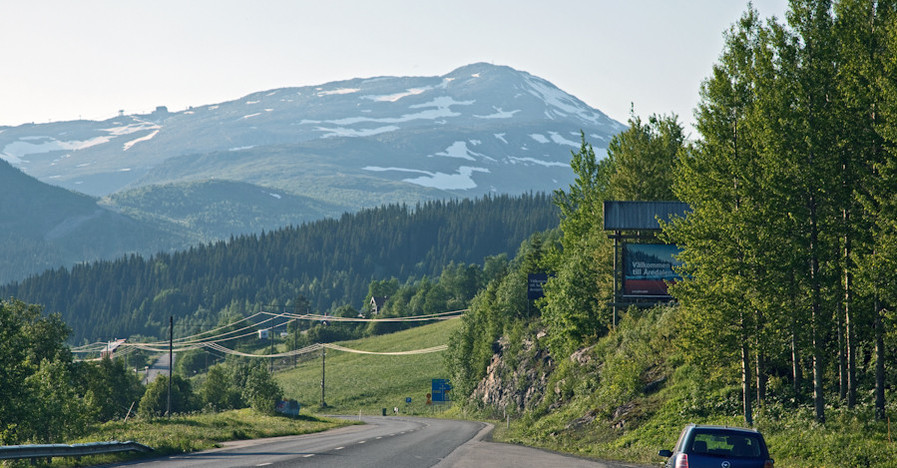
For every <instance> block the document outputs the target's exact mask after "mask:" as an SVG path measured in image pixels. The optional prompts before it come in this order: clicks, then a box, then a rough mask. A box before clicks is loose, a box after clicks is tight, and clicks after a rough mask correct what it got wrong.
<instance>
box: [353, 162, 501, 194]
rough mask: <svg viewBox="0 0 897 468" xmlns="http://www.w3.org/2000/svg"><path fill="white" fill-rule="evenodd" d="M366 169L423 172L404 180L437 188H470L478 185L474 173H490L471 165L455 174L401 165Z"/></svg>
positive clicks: (368, 168)
mask: <svg viewBox="0 0 897 468" xmlns="http://www.w3.org/2000/svg"><path fill="white" fill-rule="evenodd" d="M363 169H364V170H366V171H372V172H390V171H397V172H411V173H416V174H423V175H422V176H421V177H414V178H409V179H402V181H403V182H408V183H411V184H415V185H420V186H423V187H430V188H436V189H441V190H470V189H474V188H476V187H477V183H476V182H475V181H474V180H473V174H474V173H477V172H482V173H487V174H488V173H489V169H486V168H483V167H471V166H461V167H459V168H458V172H456V173H454V174H447V173H444V172H430V171H423V170H420V169H405V168H401V167H377V166H367V167H365V168H363Z"/></svg>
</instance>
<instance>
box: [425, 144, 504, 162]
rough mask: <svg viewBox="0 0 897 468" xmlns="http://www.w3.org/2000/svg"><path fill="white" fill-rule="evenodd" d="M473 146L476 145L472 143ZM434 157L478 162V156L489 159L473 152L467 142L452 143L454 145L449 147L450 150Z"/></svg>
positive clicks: (447, 149)
mask: <svg viewBox="0 0 897 468" xmlns="http://www.w3.org/2000/svg"><path fill="white" fill-rule="evenodd" d="M471 144H475V143H473V142H471ZM433 156H444V157H448V158H458V159H466V160H468V161H476V156H479V157H481V158H488V157H487V156H486V155H484V154H481V153H477V152H475V151H471V150H470V149H469V148H468V147H467V142H466V141H456V142H454V143H452V145H451V146H449V147H448V148H446V149H445V150H443V151H440V152H438V153H436V154H433ZM489 159H491V158H489Z"/></svg>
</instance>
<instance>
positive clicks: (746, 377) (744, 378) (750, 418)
mask: <svg viewBox="0 0 897 468" xmlns="http://www.w3.org/2000/svg"><path fill="white" fill-rule="evenodd" d="M748 336H749V333H748V330H747V324H746V323H745V319H744V312H742V313H741V397H742V404H743V406H744V422H745V424H747V425H748V426H753V425H754V411H753V408H752V406H751V350H750V346H749V344H748Z"/></svg>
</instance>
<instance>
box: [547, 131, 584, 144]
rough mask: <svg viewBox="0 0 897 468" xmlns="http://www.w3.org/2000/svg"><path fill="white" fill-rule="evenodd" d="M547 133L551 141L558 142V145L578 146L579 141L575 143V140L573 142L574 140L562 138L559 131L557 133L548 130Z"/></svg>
mask: <svg viewBox="0 0 897 468" xmlns="http://www.w3.org/2000/svg"><path fill="white" fill-rule="evenodd" d="M572 134H573V135H575V133H572ZM548 135H550V136H551V141H553V142H555V143H557V144H559V145H570V146H572V147H574V148H579V147H580V144H579V143H577V142H575V141H573V140H568V139H566V138H564V137H563V136H562V135H561V134H560V133H558V132H548Z"/></svg>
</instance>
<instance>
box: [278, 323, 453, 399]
mask: <svg viewBox="0 0 897 468" xmlns="http://www.w3.org/2000/svg"><path fill="white" fill-rule="evenodd" d="M459 326H460V320H458V319H453V320H447V321H443V322H438V323H434V324H430V325H424V326H421V327H417V328H412V329H410V330H404V331H400V332H396V333H392V334H389V335H380V336H375V337H371V338H366V339H361V340H355V341H347V342H342V343H338V344H340V345H341V346H344V347H347V348H352V349H359V350H364V351H375V352H394V351H410V350H416V349H424V348H430V347H433V346H438V345H442V344H447V343H448V338H449V335H450V334H451V333H452V331H454V330H455V329H457V328H458V327H459ZM442 355H443V352H437V353H429V354H416V355H408V356H381V355H369V354H356V353H347V352H341V351H333V350H328V351H327V355H326V379H325V380H326V387H325V399H326V403H327V405H328V407H327V408H325V409H320V408H319V407H320V404H321V358H320V355H317V356H316V358H312V359H307V360H305V361H304V362H302V363H300V364H299V365H298V367H296V368H295V369H292V370H289V371H285V372H282V373H279V374H277V376H276V378H277V380H278V382H280V384H281V386H282V387H283V389H284V394H285V397H286V398H293V399H295V400H297V401H299V403H300V404H301V405H302V407H303V412H304V411H306V408H307V409H308V410H310V411H322V412H326V413H342V414H355V413H358V412H359V411H360V412H363V413H365V414H378V413H379V412H380V411H381V410H382V408H388V409H389V411H390V412H392V409H393V408H394V407H399V408H400V410H401V411H402V412H403V413H406V414H407V413H414V414H423V413H427V412H431V411H434V410H436V408H433V407H432V406H427V405H426V395H427V393H429V392H430V388H431V381H432V379H444V378H448V373H447V371H446V369H445V364H444V362H443V356H442ZM406 397H411V399H412V402H411V404H410V405H409V404H406V403H405V398H406Z"/></svg>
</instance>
